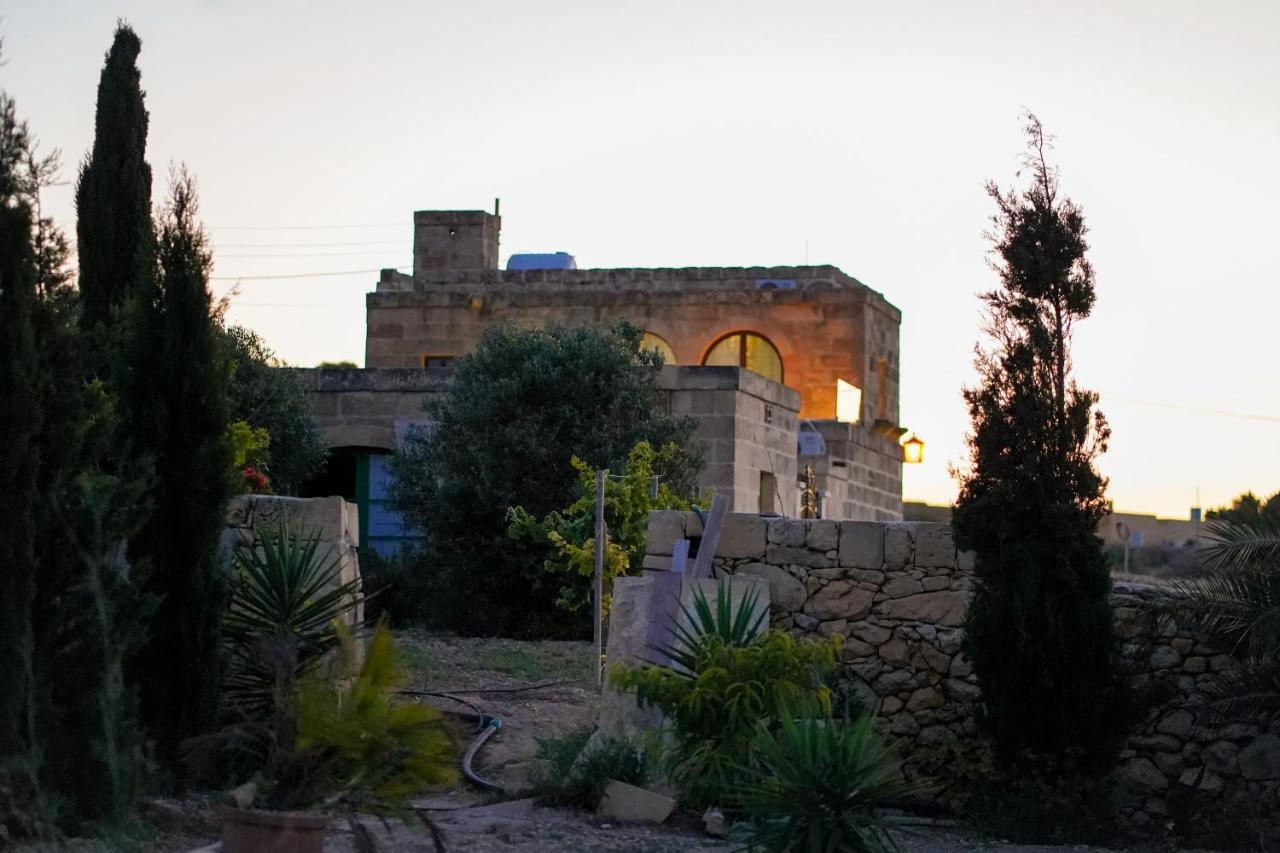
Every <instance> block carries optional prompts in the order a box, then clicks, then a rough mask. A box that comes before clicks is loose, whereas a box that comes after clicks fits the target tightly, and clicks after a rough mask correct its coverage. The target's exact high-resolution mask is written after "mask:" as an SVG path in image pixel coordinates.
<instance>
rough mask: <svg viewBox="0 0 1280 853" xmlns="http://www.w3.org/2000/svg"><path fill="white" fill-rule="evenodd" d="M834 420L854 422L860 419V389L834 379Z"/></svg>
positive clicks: (841, 380)
mask: <svg viewBox="0 0 1280 853" xmlns="http://www.w3.org/2000/svg"><path fill="white" fill-rule="evenodd" d="M836 420H838V421H844V422H845V423H848V424H856V423H857V422H858V421H860V420H862V389H861V388H859V387H858V386H857V385H851V384H849V383H848V382H845V381H844V380H843V379H837V380H836Z"/></svg>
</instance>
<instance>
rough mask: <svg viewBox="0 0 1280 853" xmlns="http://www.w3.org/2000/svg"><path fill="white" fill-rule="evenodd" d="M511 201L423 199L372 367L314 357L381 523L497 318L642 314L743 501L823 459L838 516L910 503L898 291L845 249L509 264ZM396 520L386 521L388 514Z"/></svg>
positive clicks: (331, 431)
mask: <svg viewBox="0 0 1280 853" xmlns="http://www.w3.org/2000/svg"><path fill="white" fill-rule="evenodd" d="M500 229H501V220H500V219H499V217H497V216H495V215H492V214H489V213H485V212H482V211H419V212H417V213H415V214H414V264H413V274H412V275H406V274H403V273H400V272H397V271H395V270H383V272H382V274H381V277H380V279H379V281H378V283H377V286H376V288H375V290H374V292H372V293H370V294H368V297H367V299H366V330H367V331H366V343H365V365H366V367H365V369H363V370H351V369H346V370H342V369H316V370H312V371H308V374H309V379H310V382H311V385H312V388H313V391H314V399H315V402H316V408H317V411H318V413H319V415H320V419H321V423H322V426H323V428H324V433H325V436H326V438H327V441H328V443H329V445H330V447H331V449H332V450H333V454H332V458H333V464H332V465H331V470H330V472H329V476H328V479H327V480H326V481H325V483H323V485H324V486H325V487H327V488H336V487H337V486H339V485H343V486H344V487H345V488H346V489H347V490H348V491H352V492H353V494H351V495H350V497H352V498H353V499H355V500H357V502H358V503H359V504H360V506H361V507H362V523H363V524H364V525H365V526H366V527H367V528H368V529H367V533H368V534H369V535H370V536H371V537H372V539H373V540H375V541H376V540H377V539H378V538H379V537H378V532H379V530H383V529H384V527H385V531H386V533H387V536H389V537H391V536H394V535H399V534H396V533H394V532H393V531H394V530H395V529H396V528H395V524H396V523H395V520H394V518H392V517H390V516H387V515H386V513H385V511H384V509H383V508H382V506H381V504H380V500H381V495H383V494H384V492H385V485H386V480H385V468H384V466H383V464H382V463H383V462H384V458H383V457H385V455H386V454H387V453H389V452H390V451H392V450H393V449H394V448H395V447H396V444H397V441H398V439H399V438H400V437H402V436H403V434H404V431H405V430H406V428H407V426H408V425H409V424H410V423H412V422H414V421H418V420H421V419H422V418H423V417H424V415H423V414H422V412H421V406H422V403H423V401H424V400H426V399H427V398H428V397H430V396H431V395H432V394H434V393H439V391H440V390H442V389H443V388H444V387H445V385H446V384H447V382H448V381H449V379H448V376H449V372H450V366H451V364H452V362H453V361H454V360H455V359H457V358H458V357H460V356H462V355H465V354H466V353H468V352H470V351H471V349H472V348H473V347H474V346H475V345H476V342H477V341H478V340H479V337H480V335H481V333H482V332H483V331H484V329H485V328H486V327H487V326H489V325H491V324H493V323H500V322H501V323H509V324H512V325H516V326H526V327H541V326H545V325H547V324H551V323H560V324H566V325H575V324H600V325H611V324H613V323H614V322H616V321H618V320H623V319H625V320H628V321H630V322H632V323H633V324H635V325H637V326H639V327H641V328H643V329H644V330H645V331H646V338H645V341H646V345H648V346H651V347H653V348H654V349H657V350H658V351H660V352H661V353H662V354H663V356H664V357H665V359H666V361H667V364H668V365H670V366H669V367H667V368H664V370H663V374H662V378H661V381H660V386H661V388H662V389H663V391H665V392H666V397H667V405H669V406H670V408H671V411H673V412H675V413H678V414H688V415H691V416H693V417H694V418H695V419H696V420H697V423H698V428H697V433H696V435H697V437H698V438H699V439H701V440H702V441H703V442H704V443H705V444H706V445H707V449H708V453H707V454H706V459H707V465H706V468H705V469H704V470H703V472H702V475H701V480H700V485H701V486H702V487H703V489H704V490H706V491H707V492H710V491H711V490H716V491H727V492H729V493H730V494H731V495H732V496H733V510H734V511H737V512H775V513H781V514H785V515H792V516H794V515H796V514H798V510H799V501H800V488H801V487H800V485H799V483H798V480H799V478H801V477H803V476H804V473H805V468H806V466H812V468H813V471H814V477H815V480H816V483H817V487H818V490H819V491H820V492H821V493H822V497H823V499H822V508H823V514H824V515H825V516H826V517H829V518H842V519H864V520H882V521H885V520H898V519H901V518H902V451H901V448H900V446H899V444H898V438H899V436H900V435H901V434H902V433H903V428H902V427H900V426H899V424H898V421H899V412H898V400H899V375H898V365H899V350H898V328H899V324H900V322H901V313H900V312H899V311H898V309H897V308H895V307H894V306H892V305H891V304H889V302H888V301H886V300H885V298H884V297H883V296H881V295H880V294H879V293H877V292H875V291H873V290H871V289H870V288H868V287H866V286H865V285H863V284H862V283H861V282H859V281H857V280H856V279H854V278H853V277H851V276H849V275H847V274H845V273H843V272H841V271H840V270H839V269H836V268H835V267H831V266H801V267H745V268H744V267H695V268H681V269H577V268H576V266H577V265H576V262H575V260H574V259H573V257H572V256H571V255H568V254H566V253H563V252H557V253H548V254H543V255H516V256H513V258H512V261H511V263H510V264H509V265H508V269H506V270H500V269H499V268H498V266H499V264H498V260H499V248H498V240H499V234H500ZM384 521H385V522H386V523H385V525H383V522H384Z"/></svg>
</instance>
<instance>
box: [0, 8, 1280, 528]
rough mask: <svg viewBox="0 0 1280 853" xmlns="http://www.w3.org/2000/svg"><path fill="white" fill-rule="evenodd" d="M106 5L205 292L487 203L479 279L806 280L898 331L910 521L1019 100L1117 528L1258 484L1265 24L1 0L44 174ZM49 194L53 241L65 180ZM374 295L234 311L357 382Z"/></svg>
mask: <svg viewBox="0 0 1280 853" xmlns="http://www.w3.org/2000/svg"><path fill="white" fill-rule="evenodd" d="M118 17H122V18H124V19H126V20H128V21H129V22H130V23H131V24H132V25H133V26H134V28H135V29H136V30H137V31H138V33H139V35H140V36H141V38H142V41H143V52H142V56H141V58H140V63H139V64H140V66H141V68H142V76H143V77H142V79H143V86H144V88H145V89H146V92H147V106H148V108H149V110H150V112H151V135H150V140H149V149H148V154H149V159H150V161H151V163H152V166H153V168H154V170H155V173H156V177H157V181H156V198H157V200H158V199H159V198H160V197H161V196H162V194H163V192H164V190H165V183H166V174H167V169H168V166H169V164H170V163H176V162H185V163H186V164H187V165H188V166H189V167H190V168H191V169H192V170H193V171H194V173H195V174H196V176H197V178H198V180H199V184H200V190H201V195H202V202H203V212H204V217H205V220H206V222H207V223H208V225H209V227H210V230H211V232H212V234H213V237H214V242H215V244H216V248H217V268H216V270H215V276H217V277H218V280H217V281H215V282H214V285H215V292H217V293H222V292H224V291H225V290H227V289H228V288H229V287H230V286H231V285H232V283H233V280H234V278H235V277H237V276H245V277H249V276H264V275H268V276H269V275H290V274H297V273H320V272H335V271H336V272H341V271H349V270H374V269H377V268H380V267H392V266H399V267H402V268H403V267H407V266H408V265H409V264H410V263H411V260H412V252H411V249H412V226H411V214H412V211H413V210H415V209H454V208H458V209H478V208H480V209H489V208H491V206H492V203H493V199H494V198H495V197H501V198H502V214H503V226H504V227H503V233H502V237H503V254H504V261H505V255H506V254H507V253H508V252H512V251H556V250H564V251H569V252H572V253H574V254H575V255H577V258H578V263H579V265H580V266H583V267H589V266H594V267H611V266H649V267H656V266H694V265H732V266H742V265H754V264H763V265H769V264H796V263H803V262H804V261H805V259H806V257H807V258H808V260H809V261H810V262H812V263H832V264H835V265H837V266H839V267H840V268H841V269H843V270H845V271H846V272H848V273H850V274H851V275H853V276H856V277H857V278H858V279H860V280H861V281H863V282H864V283H866V284H867V285H869V286H870V287H872V288H874V289H876V290H878V291H880V292H881V293H883V294H884V295H885V296H886V297H887V298H888V299H889V301H890V302H892V303H893V304H894V305H896V306H898V307H899V308H901V309H902V312H903V321H902V338H901V341H902V410H901V419H902V422H903V424H904V425H905V426H907V427H910V428H911V429H913V430H915V431H916V432H917V433H919V434H920V435H921V437H923V438H924V439H925V440H926V442H927V445H926V461H925V463H924V464H923V465H917V466H907V469H906V481H905V486H904V492H905V497H906V498H907V499H923V500H929V501H933V502H945V501H949V500H951V499H952V498H953V497H954V494H955V482H954V480H953V479H952V478H951V476H950V475H949V473H948V465H949V464H953V463H960V462H963V460H964V458H965V455H964V434H965V431H966V429H967V427H968V420H967V414H966V412H965V409H964V406H963V403H962V401H961V399H960V387H961V385H962V384H964V383H965V382H966V381H968V380H970V379H971V377H972V369H971V351H972V347H973V345H974V343H975V342H976V341H977V340H978V339H979V329H978V322H979V305H978V300H977V298H976V294H977V293H978V292H979V291H981V290H984V289H986V288H989V287H991V286H992V285H993V283H994V281H995V278H994V274H993V273H992V272H991V271H990V270H989V269H988V267H987V266H986V260H985V258H986V251H987V243H986V242H985V240H984V239H983V231H984V229H985V228H986V226H987V220H988V217H989V215H990V214H991V212H992V205H991V202H990V201H989V200H988V199H987V198H986V196H985V195H984V193H983V189H982V184H983V181H984V180H985V179H986V178H989V177H990V178H995V179H997V180H998V181H1000V182H1001V183H1002V184H1003V185H1006V186H1008V185H1010V184H1012V183H1013V182H1014V181H1015V174H1014V173H1015V171H1016V169H1017V166H1018V157H1019V154H1020V152H1021V150H1022V146H1023V138H1022V135H1021V129H1022V128H1021V123H1020V121H1019V113H1020V112H1021V111H1022V109H1023V108H1024V107H1029V108H1030V109H1032V110H1034V111H1035V112H1036V113H1037V114H1038V115H1039V116H1040V118H1041V119H1042V120H1043V122H1044V124H1045V126H1046V127H1047V129H1048V130H1049V132H1050V133H1052V134H1054V135H1055V136H1056V137H1057V148H1056V151H1055V152H1054V158H1055V160H1056V162H1057V163H1058V165H1059V166H1060V167H1061V169H1062V174H1063V188H1064V190H1065V191H1066V193H1067V194H1068V195H1070V196H1071V197H1073V198H1074V199H1075V200H1076V201H1078V202H1079V203H1080V204H1081V205H1082V206H1083V208H1084V211H1085V214H1086V216H1087V217H1088V221H1089V224H1090V227H1091V229H1092V233H1091V241H1092V246H1093V249H1092V252H1091V258H1092V261H1093V263H1094V265H1095V267H1096V270H1097V281H1098V304H1097V308H1096V310H1095V313H1094V316H1093V317H1092V318H1091V319H1089V320H1088V321H1085V322H1084V323H1082V324H1081V325H1080V326H1079V328H1078V334H1077V338H1076V346H1075V358H1076V368H1077V375H1078V379H1079V380H1080V382H1081V383H1082V384H1083V385H1084V386H1085V387H1091V388H1095V389H1097V390H1098V391H1100V392H1101V394H1102V408H1103V410H1104V411H1105V412H1106V414H1107V416H1108V417H1109V418H1110V420H1111V424H1112V427H1113V430H1114V437H1113V440H1112V443H1111V449H1110V452H1109V453H1107V454H1106V456H1104V457H1103V460H1102V463H1101V466H1102V469H1103V471H1104V473H1106V474H1107V475H1109V476H1110V477H1111V488H1110V497H1111V498H1112V499H1113V500H1114V501H1115V503H1116V505H1117V508H1118V509H1121V510H1131V511H1146V512H1156V513H1159V514H1162V515H1171V516H1185V514H1186V512H1187V508H1188V507H1190V506H1191V505H1192V504H1193V503H1194V501H1195V496H1196V489H1197V488H1199V490H1200V494H1201V503H1202V504H1203V505H1204V506H1206V507H1209V506H1215V505H1219V504H1222V503H1225V502H1227V501H1228V500H1229V499H1230V498H1231V497H1232V496H1233V495H1235V494H1238V493H1239V492H1242V491H1244V490H1246V489H1252V490H1254V491H1255V492H1258V493H1260V494H1271V493H1272V492H1275V491H1277V490H1280V375H1277V372H1276V369H1275V365H1276V364H1277V357H1276V341H1277V338H1278V337H1280V274H1278V273H1277V271H1276V270H1277V260H1278V259H1280V239H1278V237H1277V232H1278V231H1280V214H1277V206H1276V200H1277V198H1280V49H1277V46H1276V45H1277V42H1278V41H1280V3H1276V2H1215V3H1204V2H1167V0H1160V2H1124V3H1121V2H1114V1H1113V2H1072V3H1056V4H1049V3H1042V2H1000V3H997V2H982V1H981V0H971V2H968V3H954V2H919V3H912V4H900V3H899V4H895V3H884V2H852V0H843V2H836V0H829V1H828V2H820V0H791V2H768V3H765V2H751V0H732V2H719V1H718V0H717V2H706V1H705V0H680V2H666V1H665V0H663V2H656V0H649V2H645V3H621V2H616V0H615V1H614V2H609V0H539V2H536V3H533V2H528V0H510V2H496V0H467V2H458V0H451V2H439V0H416V2H399V3H393V2H376V0H363V2H350V0H341V2H338V0H325V2H317V1H316V0H312V2H261V0H258V2H250V0H203V2H179V0H157V1H156V2H116V3H107V2H101V0H93V2H90V1H89V0H82V1H81V2H60V0H2V2H0V34H2V35H3V37H4V58H5V59H6V60H7V62H6V64H5V65H4V66H3V68H0V86H3V87H4V88H5V89H7V90H9V91H10V93H11V94H13V95H14V96H15V97H16V98H17V101H18V109H19V112H20V114H21V115H22V116H23V117H24V118H26V119H27V120H28V121H29V122H30V123H31V125H32V127H33V129H34V130H35V131H36V132H37V134H38V135H39V137H40V138H41V140H42V141H43V143H44V144H45V146H46V147H50V148H55V147H56V148H60V149H62V151H63V152H64V158H65V163H66V168H65V177H66V178H67V179H68V181H70V180H71V179H73V178H74V174H75V166H76V163H77V162H78V160H79V159H80V158H81V157H82V156H83V155H84V152H85V151H86V150H87V149H88V147H89V145H90V144H91V141H92V129H93V107H94V97H95V89H96V85H97V79H98V74H99V71H100V69H101V65H102V58H103V54H104V52H105V51H106V49H107V48H108V46H109V44H110V40H111V35H112V29H113V25H114V22H115V20H116V18H118ZM47 204H48V208H49V209H50V211H51V212H52V213H53V214H54V215H55V216H56V217H57V218H58V219H59V220H60V221H61V223H62V224H63V225H64V226H65V227H67V229H68V230H69V231H74V219H73V204H72V189H71V186H70V185H69V184H68V185H67V186H64V187H61V188H57V189H55V190H54V191H52V192H51V193H50V194H49V197H48V199H47ZM356 226H360V227H356ZM375 280H376V274H375V273H372V272H356V273H353V274H349V275H337V276H326V277H312V278H295V279H256V280H255V279H249V278H246V279H245V280H244V281H243V283H242V284H241V286H240V290H241V292H240V295H239V296H238V298H237V299H236V300H235V302H234V303H233V307H232V309H231V312H230V318H231V320H232V321H234V322H237V323H240V324H243V325H247V326H250V327H252V328H254V329H257V330H258V331H259V332H261V333H262V334H263V335H264V336H265V337H266V338H267V340H268V341H269V342H270V343H271V345H272V346H273V347H275V349H276V350H277V351H278V352H279V353H280V354H281V355H282V356H283V357H284V358H286V359H287V360H289V361H290V362H293V363H296V364H301V365H309V364H314V363H315V362H317V361H320V360H323V359H329V360H336V359H350V360H353V361H356V362H357V363H359V362H361V361H362V359H363V350H364V294H365V292H366V291H368V290H370V289H372V287H373V283H374V282H375Z"/></svg>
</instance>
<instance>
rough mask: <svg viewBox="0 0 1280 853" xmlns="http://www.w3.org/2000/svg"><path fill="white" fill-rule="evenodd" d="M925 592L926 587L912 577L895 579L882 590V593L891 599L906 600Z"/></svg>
mask: <svg viewBox="0 0 1280 853" xmlns="http://www.w3.org/2000/svg"><path fill="white" fill-rule="evenodd" d="M923 591H924V586H922V585H921V583H920V581H918V580H916V579H915V578H912V577H900V578H894V579H893V580H891V581H888V582H887V583H885V585H884V586H883V587H882V588H881V592H883V593H884V594H885V595H887V596H889V597H890V598H905V597H906V596H908V595H914V594H915V593H917V592H923Z"/></svg>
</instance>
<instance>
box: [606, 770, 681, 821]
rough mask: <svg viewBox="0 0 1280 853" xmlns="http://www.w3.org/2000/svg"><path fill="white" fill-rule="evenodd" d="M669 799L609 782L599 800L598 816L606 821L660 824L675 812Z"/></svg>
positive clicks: (674, 802) (623, 784)
mask: <svg viewBox="0 0 1280 853" xmlns="http://www.w3.org/2000/svg"><path fill="white" fill-rule="evenodd" d="M675 808H676V801H675V800H673V799H672V798H671V797H668V796H665V795H664V794H659V793H657V792H655V791H648V790H645V789H644V788H637V787H636V786H635V785H628V784H627V783H626V782H618V781H617V780H611V781H610V782H609V784H607V785H605V788H604V796H602V797H601V798H600V810H599V815H600V817H602V818H605V819H608V820H618V821H629V822H636V823H662V822H663V821H664V820H666V819H667V818H668V817H670V816H671V812H673V811H675Z"/></svg>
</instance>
